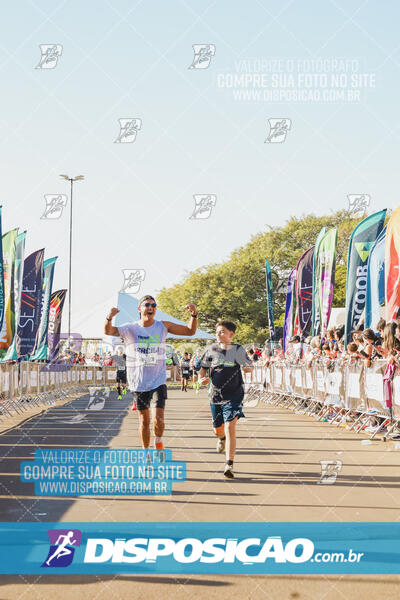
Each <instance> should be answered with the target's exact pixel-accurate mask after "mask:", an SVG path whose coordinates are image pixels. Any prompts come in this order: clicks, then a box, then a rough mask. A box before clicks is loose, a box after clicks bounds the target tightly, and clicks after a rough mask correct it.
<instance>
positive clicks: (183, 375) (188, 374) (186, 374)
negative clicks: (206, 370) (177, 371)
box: [182, 373, 190, 379]
mask: <svg viewBox="0 0 400 600" xmlns="http://www.w3.org/2000/svg"><path fill="white" fill-rule="evenodd" d="M182 379H190V373H182Z"/></svg>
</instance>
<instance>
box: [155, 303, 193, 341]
mask: <svg viewBox="0 0 400 600" xmlns="http://www.w3.org/2000/svg"><path fill="white" fill-rule="evenodd" d="M186 308H187V310H188V311H189V312H190V315H191V316H190V321H189V324H188V325H179V324H178V323H171V321H163V323H164V325H165V327H166V328H167V331H168V332H169V333H174V334H175V335H194V334H195V333H196V330H197V311H196V306H195V305H194V304H193V303H192V302H189V304H187V306H186Z"/></svg>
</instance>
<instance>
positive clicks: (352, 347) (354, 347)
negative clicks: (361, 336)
mask: <svg viewBox="0 0 400 600" xmlns="http://www.w3.org/2000/svg"><path fill="white" fill-rule="evenodd" d="M347 349H348V351H349V352H357V350H358V346H357V344H355V343H354V342H351V344H349V345H348V346H347Z"/></svg>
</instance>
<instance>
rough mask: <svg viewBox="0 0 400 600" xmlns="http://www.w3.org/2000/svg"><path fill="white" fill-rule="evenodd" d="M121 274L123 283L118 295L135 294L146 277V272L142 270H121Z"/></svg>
mask: <svg viewBox="0 0 400 600" xmlns="http://www.w3.org/2000/svg"><path fill="white" fill-rule="evenodd" d="M122 274H123V276H124V282H123V284H122V288H121V289H120V294H137V293H138V291H139V290H140V286H141V284H142V281H144V279H145V277H146V271H145V270H144V269H122Z"/></svg>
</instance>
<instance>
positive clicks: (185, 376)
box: [181, 352, 190, 392]
mask: <svg viewBox="0 0 400 600" xmlns="http://www.w3.org/2000/svg"><path fill="white" fill-rule="evenodd" d="M181 378H182V386H181V390H182V392H187V384H188V381H189V379H190V358H189V353H188V352H185V353H184V355H183V358H182V360H181Z"/></svg>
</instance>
